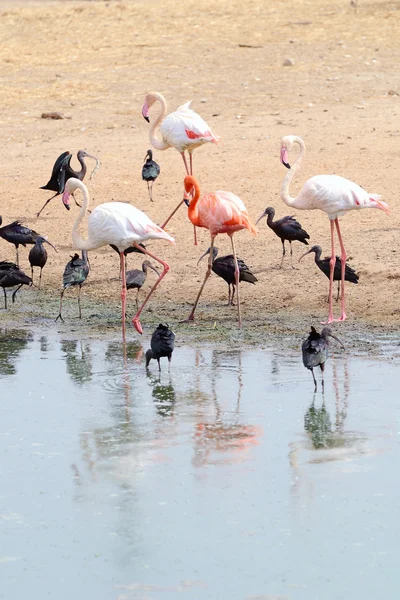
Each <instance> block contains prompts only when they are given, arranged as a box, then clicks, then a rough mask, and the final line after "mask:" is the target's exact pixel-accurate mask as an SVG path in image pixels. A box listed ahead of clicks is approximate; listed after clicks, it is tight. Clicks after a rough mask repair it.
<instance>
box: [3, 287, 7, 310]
mask: <svg viewBox="0 0 400 600" xmlns="http://www.w3.org/2000/svg"><path fill="white" fill-rule="evenodd" d="M3 292H4V308H5V309H7V292H6V288H5V287H3Z"/></svg>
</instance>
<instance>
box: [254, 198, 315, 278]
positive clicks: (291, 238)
mask: <svg viewBox="0 0 400 600" xmlns="http://www.w3.org/2000/svg"><path fill="white" fill-rule="evenodd" d="M265 216H267V225H268V227H270V228H271V229H272V231H273V232H274V233H275V234H276V235H277V236H278V237H279V238H281V242H282V261H281V267H282V263H283V259H284V256H285V254H286V250H285V241H286V240H287V241H288V242H289V244H290V261H292V254H293V249H292V242H295V241H298V242H301V243H302V244H305V245H306V246H308V242H307V240H309V239H310V236H309V235H308V233H307V231H305V230H304V229H303V228H302V226H301V225H300V223H299V222H298V221H296V219H295V218H294V217H293V216H287V217H283V218H282V219H278V220H277V221H274V220H273V219H274V216H275V209H274V208H273V207H272V206H269V207H268V208H266V209H265V210H264V212H263V214H262V215H261V216H260V217H259V218H258V219H257V221H256V225H257V223H258V222H259V221H261V219H262V218H263V217H265ZM292 267H293V264H292ZM293 269H294V267H293Z"/></svg>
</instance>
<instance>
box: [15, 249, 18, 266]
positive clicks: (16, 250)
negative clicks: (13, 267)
mask: <svg viewBox="0 0 400 600" xmlns="http://www.w3.org/2000/svg"><path fill="white" fill-rule="evenodd" d="M15 250H16V252H17V261H16V262H17V267H19V250H18V245H17V246H15Z"/></svg>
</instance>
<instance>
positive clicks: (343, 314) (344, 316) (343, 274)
mask: <svg viewBox="0 0 400 600" xmlns="http://www.w3.org/2000/svg"><path fill="white" fill-rule="evenodd" d="M335 225H336V231H337V234H338V238H339V244H340V250H341V252H342V253H341V256H340V259H341V261H342V278H341V282H342V314H341V316H340V317H339V319H335V320H336V321H344V320H345V319H346V311H345V299H344V277H345V271H346V259H347V254H346V250H345V249H344V244H343V239H342V234H341V232H340V227H339V221H338V219H335Z"/></svg>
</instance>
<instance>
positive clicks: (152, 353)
mask: <svg viewBox="0 0 400 600" xmlns="http://www.w3.org/2000/svg"><path fill="white" fill-rule="evenodd" d="M150 345H151V350H150V349H149V350H147V352H146V369H147V367H148V366H149V362H150V361H151V359H152V358H154V359H157V362H158V370H159V371H161V365H160V358H162V357H163V356H166V357H167V358H168V370H169V368H170V366H171V357H172V353H173V351H174V346H175V334H174V332H173V331H171V330H170V328H169V327H168V325H167V324H166V323H160V324H159V326H158V327H157V329H156V330H155V332H154V333H153V335H152V336H151V343H150Z"/></svg>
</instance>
